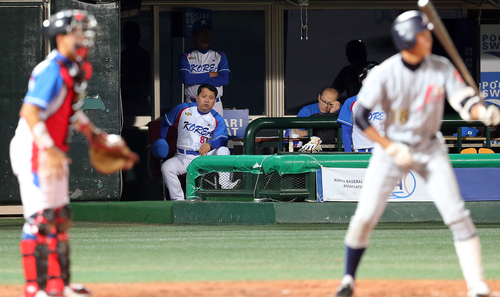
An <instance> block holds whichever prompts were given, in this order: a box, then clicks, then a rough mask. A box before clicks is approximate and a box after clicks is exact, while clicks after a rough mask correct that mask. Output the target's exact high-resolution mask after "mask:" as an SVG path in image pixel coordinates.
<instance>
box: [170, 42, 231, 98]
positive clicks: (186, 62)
mask: <svg viewBox="0 0 500 297" xmlns="http://www.w3.org/2000/svg"><path fill="white" fill-rule="evenodd" d="M180 63H181V65H180V69H179V71H189V73H191V74H200V73H208V72H220V71H229V66H228V63H227V59H226V55H225V54H224V53H223V52H217V51H214V50H212V49H209V50H208V51H207V52H206V53H202V52H200V51H198V50H196V49H195V50H193V51H191V52H187V53H184V55H183V57H182V59H181V62H180ZM198 86H199V85H190V86H186V94H185V95H186V96H189V97H191V98H196V95H197V93H198ZM216 88H217V98H220V97H222V93H223V88H222V86H216Z"/></svg>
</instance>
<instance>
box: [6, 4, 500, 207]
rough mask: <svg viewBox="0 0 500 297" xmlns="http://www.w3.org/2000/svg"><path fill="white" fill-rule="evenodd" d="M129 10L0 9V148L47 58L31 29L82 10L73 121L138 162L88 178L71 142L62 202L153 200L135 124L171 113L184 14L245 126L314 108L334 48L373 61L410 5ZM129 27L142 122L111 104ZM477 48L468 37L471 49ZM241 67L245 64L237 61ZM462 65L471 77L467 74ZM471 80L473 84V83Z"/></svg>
mask: <svg viewBox="0 0 500 297" xmlns="http://www.w3.org/2000/svg"><path fill="white" fill-rule="evenodd" d="M91 2H92V1H91ZM128 2H130V1H128ZM132 2H133V3H127V6H128V8H127V9H121V8H122V7H121V6H122V5H123V3H125V2H122V1H116V2H112V1H111V2H105V1H93V3H86V2H80V1H76V0H53V1H36V0H35V1H33V0H30V1H25V0H18V1H16V0H0V15H1V16H2V18H1V19H2V24H3V26H2V30H1V31H0V34H1V37H2V40H4V42H5V43H6V45H5V46H3V47H2V55H0V63H1V65H2V69H4V70H3V71H2V72H1V73H0V76H1V78H2V82H3V83H2V86H0V95H1V99H2V100H1V101H0V104H1V106H0V112H1V114H2V116H3V117H2V119H3V120H2V121H3V124H4V125H3V127H5V129H4V130H3V131H4V138H5V139H11V138H12V135H13V134H14V129H15V126H16V123H17V112H18V110H19V108H20V106H21V100H22V97H23V96H24V94H25V92H26V88H27V80H28V77H29V73H30V71H31V70H32V69H33V67H34V66H35V65H36V64H37V63H39V62H40V61H41V60H42V59H43V58H44V56H45V55H46V54H47V44H46V43H45V42H44V41H43V40H42V39H41V37H40V35H39V33H38V28H39V26H40V24H41V21H42V20H43V19H44V18H46V17H47V16H48V15H49V14H50V12H55V11H57V10H61V9H66V8H80V9H87V10H89V11H90V12H91V13H92V14H94V15H95V16H96V18H97V21H98V22H99V25H100V29H99V32H97V38H96V43H97V46H96V51H94V53H92V56H91V59H92V61H93V63H94V77H93V79H92V80H91V83H90V87H89V94H88V100H87V102H86V104H87V105H86V111H85V112H86V113H87V114H88V115H89V117H90V118H91V119H92V120H93V121H94V122H95V123H96V124H97V125H98V126H100V127H103V128H104V129H105V130H106V131H107V132H109V133H121V134H122V135H123V136H124V137H125V138H126V140H127V142H128V143H129V144H130V146H131V147H132V149H133V150H134V151H136V152H138V153H139V155H140V156H141V160H142V162H141V163H140V164H139V165H138V166H137V167H135V168H134V170H132V171H129V172H127V173H124V174H116V175H111V176H106V175H100V174H98V173H96V172H94V171H93V170H92V168H91V167H90V165H89V163H88V156H87V145H86V143H85V141H84V140H83V137H81V136H79V135H76V136H75V137H74V138H73V140H74V143H73V148H72V150H71V152H70V156H71V157H72V159H73V161H74V163H73V165H72V166H71V172H72V174H71V183H70V191H71V193H70V194H71V199H72V200H73V201H93V200H96V201H116V200H119V199H121V200H161V199H162V194H161V193H162V190H161V180H159V179H154V178H152V177H151V175H150V174H149V170H148V165H149V164H148V161H147V160H148V159H149V152H148V149H147V144H148V137H147V128H146V125H147V123H148V122H150V121H151V120H155V119H157V118H158V117H159V116H161V115H162V114H163V113H164V112H166V111H167V110H169V109H170V108H171V107H172V106H174V105H176V104H178V103H180V101H181V98H182V86H181V84H180V81H179V79H178V77H177V68H176V67H177V59H178V56H179V55H180V54H181V53H182V51H183V50H184V49H187V48H189V47H190V46H191V45H192V44H191V43H190V42H191V40H190V38H188V37H184V36H182V33H181V31H182V27H180V26H179V23H177V21H178V20H179V15H180V14H181V13H182V11H183V9H184V8H193V9H206V10H210V11H211V12H212V20H213V25H214V28H215V31H214V33H215V34H216V38H215V39H214V44H213V46H214V47H215V48H218V49H221V50H223V51H224V52H225V53H226V55H227V56H228V60H229V65H230V68H231V70H232V73H233V75H232V77H231V80H230V84H229V85H228V86H227V88H225V95H224V97H223V102H224V103H225V104H226V107H229V108H232V107H235V108H238V109H242V108H248V109H249V111H250V118H251V119H252V120H256V119H258V118H262V117H264V118H265V117H294V115H295V114H296V112H297V111H298V109H299V108H300V107H301V106H303V105H305V104H307V103H311V101H313V100H315V99H316V97H317V92H318V90H319V89H321V88H322V87H323V86H325V85H328V84H330V83H331V81H332V80H333V78H334V76H335V74H336V73H337V72H338V71H339V70H340V69H341V67H342V66H344V64H345V63H347V62H346V60H345V57H344V55H343V52H344V46H345V43H346V42H347V41H348V40H350V39H352V38H353V37H354V38H361V39H363V40H364V41H365V43H366V45H367V48H368V50H369V57H370V58H373V59H375V60H381V59H383V58H384V57H386V56H388V55H390V54H391V53H393V52H394V48H393V47H392V43H391V42H390V39H389V30H387V26H388V24H389V23H390V21H391V18H393V17H394V16H395V15H397V14H399V13H400V12H401V11H402V10H407V9H413V8H415V3H414V2H413V1H412V2H409V1H399V0H393V1H366V0H365V1H300V2H299V1H295V0H291V1H247V0H241V1H190V2H186V1H161V0H143V1H132ZM299 3H301V4H303V5H302V6H301V5H300V4H299ZM306 4H307V5H306ZM434 4H435V6H436V8H437V9H438V12H439V13H440V15H441V16H442V17H443V18H445V19H450V20H452V19H466V20H472V21H473V23H478V22H477V20H478V19H479V16H481V23H480V25H478V26H482V25H486V24H494V23H498V21H499V17H498V10H499V7H497V6H494V5H493V4H492V2H489V1H484V3H481V5H480V6H479V5H477V4H474V3H467V2H465V1H449V0H437V1H434ZM306 9H307V13H308V15H309V23H307V24H301V22H300V17H301V16H305V15H304V13H305V10H306ZM301 11H302V12H301ZM360 19H362V20H363V22H360V21H359V20H360ZM13 20H15V21H13ZM129 21H135V22H137V23H138V24H139V27H140V31H141V39H140V46H141V47H143V48H144V49H145V50H147V51H149V53H150V71H151V73H150V80H149V81H148V83H147V86H146V88H149V90H150V91H149V97H148V100H149V101H148V102H149V104H150V106H149V107H150V109H149V110H147V111H146V113H145V114H143V110H141V112H139V110H137V113H135V114H134V112H132V115H130V116H128V115H127V116H124V115H123V113H122V103H121V96H120V92H121V90H120V84H121V77H120V71H121V69H122V65H120V60H121V49H122V40H121V38H122V36H121V33H122V32H121V30H122V28H123V27H122V26H123V25H124V24H125V23H126V22H129ZM451 22H453V21H451ZM351 24H352V25H351ZM301 25H307V27H308V36H307V38H305V32H301V29H300V28H301ZM368 29H370V30H368ZM476 29H478V28H476ZM372 30H380V31H372ZM301 33H302V34H303V37H304V38H303V39H301V38H300V37H301ZM477 38H479V35H478V36H476V37H475V38H471V40H477ZM479 46H480V42H479V41H477V42H476V43H475V44H474V46H473V47H472V52H475V53H476V55H475V56H473V57H469V56H467V57H465V56H464V57H465V58H470V59H472V60H471V61H472V62H473V61H476V62H477V61H478V60H479V59H480V58H479V56H477V53H478V49H479ZM372 49H373V50H374V51H372ZM467 52H470V51H467ZM461 53H463V54H465V53H466V52H462V51H461ZM243 56H245V57H247V56H248V57H251V59H241V58H240V57H243ZM311 57H321V58H319V59H312V58H311ZM471 65H472V66H471V67H474V66H473V65H476V67H478V65H479V64H478V63H476V64H474V63H473V64H471ZM476 72H477V71H476ZM476 79H477V80H478V81H479V79H478V77H477V75H476ZM242 90H244V91H242ZM0 153H1V154H2V156H4V162H2V163H1V164H0V171H1V172H2V175H0V203H2V204H19V203H20V199H19V196H18V195H19V194H18V186H17V181H16V180H15V178H14V177H13V175H12V171H11V169H10V161H9V159H8V141H5V142H4V144H3V145H1V146H0Z"/></svg>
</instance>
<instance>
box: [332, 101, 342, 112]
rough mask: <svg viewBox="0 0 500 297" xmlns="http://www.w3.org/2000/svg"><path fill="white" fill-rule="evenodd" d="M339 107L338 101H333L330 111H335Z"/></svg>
mask: <svg viewBox="0 0 500 297" xmlns="http://www.w3.org/2000/svg"><path fill="white" fill-rule="evenodd" d="M339 108H340V102H338V101H335V102H333V105H332V108H330V113H336V112H337V110H339Z"/></svg>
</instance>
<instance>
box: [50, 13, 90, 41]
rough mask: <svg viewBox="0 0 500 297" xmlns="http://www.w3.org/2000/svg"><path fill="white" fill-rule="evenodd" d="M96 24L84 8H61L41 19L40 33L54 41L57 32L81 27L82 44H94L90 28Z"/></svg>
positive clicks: (66, 32) (68, 31) (61, 32)
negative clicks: (46, 18)
mask: <svg viewBox="0 0 500 297" xmlns="http://www.w3.org/2000/svg"><path fill="white" fill-rule="evenodd" d="M96 25H97V21H96V20H95V18H94V16H93V15H91V14H89V13H87V11H85V10H76V9H75V10H63V11H60V12H58V13H56V14H54V15H52V16H51V17H50V18H49V19H48V20H45V21H43V24H42V35H43V36H45V37H47V38H49V39H50V40H51V42H55V38H56V36H57V34H68V33H71V32H72V31H74V30H78V29H81V30H82V32H83V34H85V37H86V38H85V39H84V40H83V42H82V46H85V47H91V46H93V45H94V35H95V32H94V31H92V29H93V28H94V27H95V26H96Z"/></svg>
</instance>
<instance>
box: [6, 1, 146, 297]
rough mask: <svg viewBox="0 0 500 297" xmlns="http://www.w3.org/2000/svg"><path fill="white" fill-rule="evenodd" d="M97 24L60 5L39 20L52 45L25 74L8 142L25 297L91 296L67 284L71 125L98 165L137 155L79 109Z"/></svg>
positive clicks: (120, 165) (122, 165) (118, 165)
mask: <svg viewBox="0 0 500 297" xmlns="http://www.w3.org/2000/svg"><path fill="white" fill-rule="evenodd" d="M96 25H97V22H96V20H95V19H94V17H93V16H92V15H90V14H88V13H87V12H86V11H82V10H66V11H61V12H58V13H57V14H55V15H53V16H51V17H50V19H49V20H46V21H44V22H43V26H42V35H43V36H45V37H47V38H48V39H49V40H50V42H51V45H52V48H55V49H54V50H53V51H52V52H51V53H50V54H49V55H48V56H47V57H46V59H45V61H43V62H42V63H40V64H38V65H37V66H36V67H35V69H34V70H33V72H32V73H31V77H30V80H29V84H28V92H27V93H26V96H25V98H24V102H23V105H22V107H21V111H20V112H19V117H20V119H19V123H18V126H17V129H16V133H15V136H14V138H13V139H12V141H11V143H10V158H11V164H12V169H13V171H14V174H15V175H16V177H17V178H18V181H19V188H20V192H21V199H22V203H23V212H24V218H25V220H26V222H25V224H24V226H23V232H22V238H21V244H20V250H21V253H22V255H23V260H22V266H23V270H24V276H25V278H26V285H25V288H24V297H33V296H36V297H43V296H65V297H78V296H82V297H86V296H90V292H89V290H88V289H86V288H84V287H83V286H81V285H73V284H70V259H69V235H68V229H69V228H70V227H71V222H72V215H71V211H70V208H69V206H68V204H69V197H68V188H69V185H68V180H69V167H68V165H69V164H70V163H71V160H70V159H69V158H68V157H67V156H66V152H67V151H68V149H69V138H70V135H71V133H72V131H73V130H76V131H78V132H80V133H82V134H83V135H85V137H86V138H87V139H88V141H89V143H90V146H91V152H92V153H91V160H92V163H93V164H94V165H96V167H97V170H100V171H102V172H104V173H112V172H114V171H117V170H119V169H130V168H131V167H132V166H133V165H134V164H135V162H136V161H137V160H138V157H137V155H136V154H135V153H133V152H131V151H130V150H129V148H128V147H127V145H126V144H125V142H124V141H123V140H122V139H121V137H120V136H117V135H107V134H106V133H104V132H102V131H101V130H99V129H97V128H96V127H95V126H94V125H93V124H92V123H91V122H90V120H89V119H88V118H87V116H86V115H85V114H84V113H83V112H82V111H81V110H79V108H80V107H81V105H82V104H83V102H82V100H83V98H84V97H85V96H84V91H85V88H86V86H87V80H89V79H90V77H91V75H92V67H91V64H90V63H89V62H88V61H87V51H88V49H89V48H91V47H92V46H93V37H94V31H92V29H93V28H94V27H95V26H96ZM99 157H100V158H99ZM113 160H114V161H113ZM102 161H107V162H108V163H104V164H102V163H100V162H102ZM106 164H108V165H109V164H111V166H112V167H107V166H106Z"/></svg>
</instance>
